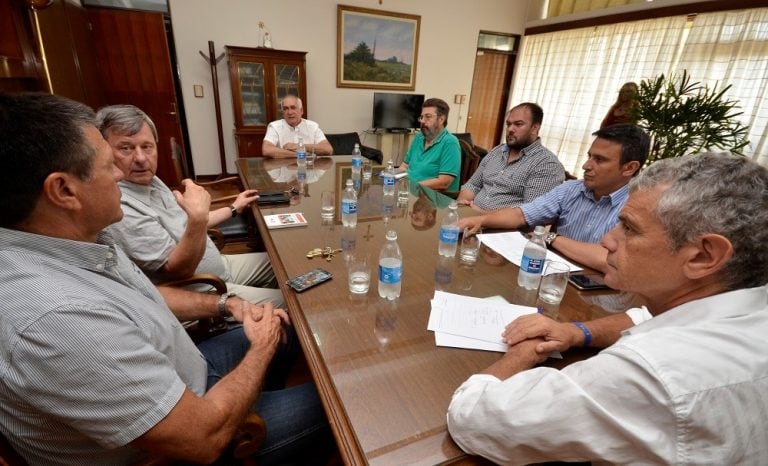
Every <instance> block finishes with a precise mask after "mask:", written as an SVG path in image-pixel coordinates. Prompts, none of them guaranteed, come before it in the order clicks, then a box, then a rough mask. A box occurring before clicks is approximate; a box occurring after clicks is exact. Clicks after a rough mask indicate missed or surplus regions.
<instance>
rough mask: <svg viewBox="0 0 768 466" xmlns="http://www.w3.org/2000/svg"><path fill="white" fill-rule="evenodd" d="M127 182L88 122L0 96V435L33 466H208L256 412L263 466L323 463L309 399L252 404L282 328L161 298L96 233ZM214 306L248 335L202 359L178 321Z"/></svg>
mask: <svg viewBox="0 0 768 466" xmlns="http://www.w3.org/2000/svg"><path fill="white" fill-rule="evenodd" d="M122 177H123V173H122V172H121V171H120V170H119V169H118V168H117V167H116V166H115V163H114V155H113V151H112V148H111V147H110V145H109V144H108V143H107V142H106V141H105V140H104V138H103V137H102V136H101V134H100V133H99V130H98V129H97V127H96V120H95V115H94V113H93V111H92V110H90V109H89V108H87V107H85V106H84V105H82V104H79V103H76V102H72V101H70V100H67V99H64V98H61V97H57V96H53V95H46V94H27V95H17V96H11V95H7V94H0V195H1V196H2V198H3V199H4V200H5V202H3V203H2V204H0V299H2V301H3V312H1V313H0V328H2V329H3V338H0V360H2V361H3V364H2V370H1V371H0V372H1V373H2V377H0V430H2V432H3V435H5V436H6V437H7V438H8V440H9V442H10V443H11V445H12V446H13V448H14V449H15V450H16V451H17V452H18V453H20V454H21V456H23V457H24V458H25V459H26V461H27V463H28V464H71V465H85V464H89V465H90V464H93V465H96V464H133V463H135V462H138V461H141V460H144V459H147V457H148V456H152V457H167V458H168V459H178V460H185V461H193V462H201V463H202V462H212V461H214V460H215V459H216V458H217V457H218V456H219V455H220V454H221V452H222V451H223V450H224V448H225V447H226V446H227V444H228V443H229V442H230V440H231V439H232V438H233V435H234V434H235V431H236V429H237V427H238V425H239V424H240V422H241V421H242V420H243V418H244V417H245V416H246V415H247V413H248V412H249V411H250V410H255V411H256V412H258V413H259V414H260V415H261V417H262V418H263V419H264V421H265V422H266V424H267V431H268V435H267V438H266V441H265V443H264V444H263V445H262V449H261V452H260V457H259V462H260V464H284V463H286V462H288V461H295V462H297V463H302V462H303V461H309V460H310V459H314V458H315V457H317V456H318V455H320V454H322V453H321V452H322V450H323V448H325V446H326V445H327V444H328V443H329V442H330V438H329V437H330V435H329V430H328V426H327V423H326V421H325V417H324V415H323V410H322V406H321V404H320V401H319V399H318V398H317V394H316V393H315V391H314V388H313V387H312V386H311V385H302V386H297V387H292V388H289V389H286V390H277V391H270V392H266V391H265V392H262V393H259V392H260V387H261V385H262V383H263V382H264V381H265V379H266V375H267V367H268V365H269V364H270V360H271V359H272V358H273V355H274V354H275V352H276V351H277V348H278V344H279V341H280V338H281V322H286V321H287V315H286V314H285V312H284V311H283V310H281V309H275V308H273V307H272V305H271V304H266V305H265V306H257V305H254V304H251V303H248V302H245V301H242V300H240V299H238V298H231V299H229V300H226V301H222V300H220V298H219V297H217V296H213V295H208V294H203V293H195V292H190V291H186V290H180V289H172V288H166V289H163V290H162V291H161V292H162V295H161V293H159V292H158V289H157V288H155V286H153V285H152V283H151V282H150V281H149V280H148V279H147V277H146V276H145V275H144V274H143V273H142V272H141V270H139V269H138V268H137V267H136V266H135V265H134V264H133V263H132V262H131V261H130V260H129V259H128V257H127V256H126V255H125V254H124V253H123V252H122V250H121V249H120V248H119V247H116V246H115V245H114V243H112V242H111V241H110V238H109V235H108V234H105V233H104V232H103V231H102V230H103V229H104V227H106V226H107V225H109V224H110V223H113V222H116V221H119V220H120V218H121V217H122V216H123V212H122V210H121V208H120V189H119V188H118V186H117V181H118V180H120V179H121V178H122ZM224 296H226V295H224ZM222 304H223V305H224V306H225V309H224V310H228V311H230V312H231V313H232V314H233V317H235V318H236V319H237V320H239V321H241V322H242V327H239V328H238V329H236V330H231V331H228V332H226V333H224V334H222V335H219V336H216V337H211V338H209V339H208V340H205V341H204V342H203V343H201V345H200V346H199V349H198V347H196V346H195V344H194V343H193V342H192V341H191V340H190V338H189V336H188V335H187V333H186V332H185V331H184V328H183V327H182V326H181V325H179V319H183V320H186V319H199V318H203V317H211V316H213V315H215V314H217V313H218V312H219V311H220V310H222V309H221V307H222V306H221V305H222ZM171 309H172V310H173V311H171ZM172 312H173V313H172Z"/></svg>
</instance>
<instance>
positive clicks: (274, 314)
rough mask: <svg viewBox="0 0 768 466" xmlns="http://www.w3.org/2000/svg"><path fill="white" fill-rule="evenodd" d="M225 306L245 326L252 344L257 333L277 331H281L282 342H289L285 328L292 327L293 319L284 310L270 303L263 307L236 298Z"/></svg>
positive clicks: (229, 300) (228, 301)
mask: <svg viewBox="0 0 768 466" xmlns="http://www.w3.org/2000/svg"><path fill="white" fill-rule="evenodd" d="M225 306H226V307H227V311H228V312H229V313H230V314H231V315H232V317H233V318H234V319H235V320H236V321H238V322H240V323H242V324H243V327H244V328H245V332H246V335H247V336H248V339H249V340H251V341H252V342H253V338H252V337H255V336H256V334H257V333H259V332H264V331H266V332H272V331H274V330H275V329H279V332H280V341H282V342H283V343H285V342H286V341H287V340H288V334H287V333H286V332H285V328H284V326H286V325H291V319H290V317H288V313H287V312H285V310H284V309H280V308H276V307H274V306H273V305H272V303H269V302H267V303H264V304H263V305H262V304H253V303H251V302H249V301H246V300H244V299H242V298H239V297H236V296H235V297H232V298H230V299H228V300H227V302H226V304H225ZM262 321H263V322H262ZM281 324H282V325H281ZM254 332H256V333H254Z"/></svg>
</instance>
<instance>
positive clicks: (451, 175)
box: [400, 99, 461, 191]
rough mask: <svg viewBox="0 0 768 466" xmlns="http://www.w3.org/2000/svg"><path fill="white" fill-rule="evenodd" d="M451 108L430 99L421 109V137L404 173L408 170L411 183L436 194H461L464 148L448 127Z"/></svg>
mask: <svg viewBox="0 0 768 466" xmlns="http://www.w3.org/2000/svg"><path fill="white" fill-rule="evenodd" d="M449 109H450V108H449V107H448V104H447V103H445V102H444V101H443V100H441V99H427V100H425V101H424V104H423V105H422V106H421V116H420V117H419V121H420V122H421V133H419V134H417V135H416V137H415V138H414V139H413V142H412V143H411V147H410V148H409V149H408V153H407V154H405V161H404V162H403V163H402V164H400V169H401V170H408V178H410V179H411V181H415V182H418V183H421V184H422V185H424V186H427V187H428V188H432V189H434V190H436V191H446V190H448V191H458V190H459V174H460V173H461V147H459V140H458V139H456V136H454V135H453V134H451V133H450V132H449V131H448V129H446V125H447V124H448V110H449Z"/></svg>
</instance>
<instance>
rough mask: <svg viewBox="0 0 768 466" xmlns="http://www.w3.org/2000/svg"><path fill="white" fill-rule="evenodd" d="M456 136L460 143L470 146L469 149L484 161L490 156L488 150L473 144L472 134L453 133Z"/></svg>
mask: <svg viewBox="0 0 768 466" xmlns="http://www.w3.org/2000/svg"><path fill="white" fill-rule="evenodd" d="M453 135H454V136H456V138H457V139H458V140H459V142H461V141H464V142H466V143H467V144H468V145H469V148H470V149H471V151H472V152H473V153H474V154H475V155H477V156H478V157H480V159H482V158H483V157H485V156H486V155H488V149H486V148H484V147H480V146H476V145H475V143H474V142H472V133H453Z"/></svg>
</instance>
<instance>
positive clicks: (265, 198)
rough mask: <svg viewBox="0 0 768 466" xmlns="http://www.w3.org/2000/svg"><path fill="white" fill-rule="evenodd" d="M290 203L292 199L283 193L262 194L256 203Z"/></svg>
mask: <svg viewBox="0 0 768 466" xmlns="http://www.w3.org/2000/svg"><path fill="white" fill-rule="evenodd" d="M290 201H291V198H290V197H288V195H287V194H285V193H284V192H282V191H270V192H260V193H259V198H258V199H256V203H257V204H259V205H266V204H287V203H289V202H290Z"/></svg>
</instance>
